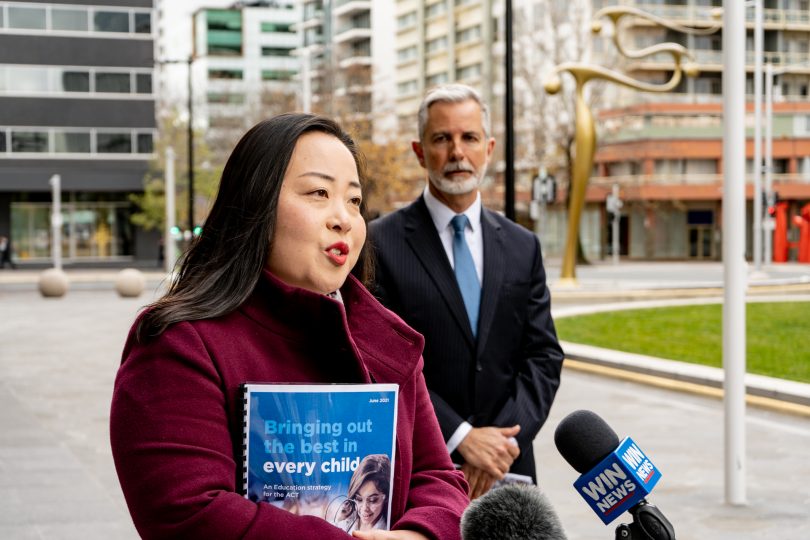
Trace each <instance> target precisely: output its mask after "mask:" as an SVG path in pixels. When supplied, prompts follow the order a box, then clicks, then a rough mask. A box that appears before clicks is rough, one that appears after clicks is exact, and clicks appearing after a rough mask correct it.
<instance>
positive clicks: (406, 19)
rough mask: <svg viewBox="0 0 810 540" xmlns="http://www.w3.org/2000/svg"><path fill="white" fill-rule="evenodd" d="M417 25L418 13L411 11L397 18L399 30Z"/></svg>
mask: <svg viewBox="0 0 810 540" xmlns="http://www.w3.org/2000/svg"><path fill="white" fill-rule="evenodd" d="M415 24H416V12H415V11H410V12H408V13H406V14H404V15H400V16H399V17H397V29H399V30H402V29H403V28H408V27H409V26H413V25H415Z"/></svg>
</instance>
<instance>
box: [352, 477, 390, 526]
mask: <svg viewBox="0 0 810 540" xmlns="http://www.w3.org/2000/svg"><path fill="white" fill-rule="evenodd" d="M354 502H355V503H356V504H357V515H358V517H359V518H360V526H359V527H358V529H360V530H364V529H371V528H372V527H374V524H375V523H376V522H377V520H378V519H380V515H381V514H382V510H383V505H384V504H385V494H384V493H382V492H380V490H378V489H377V485H376V484H375V483H374V482H372V481H371V480H366V481H365V482H363V485H362V486H360V489H358V490H357V493H355V495H354Z"/></svg>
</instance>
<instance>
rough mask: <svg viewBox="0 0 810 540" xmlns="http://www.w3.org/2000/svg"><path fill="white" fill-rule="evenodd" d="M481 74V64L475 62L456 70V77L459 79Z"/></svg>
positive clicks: (471, 77)
mask: <svg viewBox="0 0 810 540" xmlns="http://www.w3.org/2000/svg"><path fill="white" fill-rule="evenodd" d="M479 75H481V64H473V65H471V66H465V67H461V68H458V69H457V70H456V79H459V80H464V79H473V78H475V77H478V76H479Z"/></svg>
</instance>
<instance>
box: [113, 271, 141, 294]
mask: <svg viewBox="0 0 810 540" xmlns="http://www.w3.org/2000/svg"><path fill="white" fill-rule="evenodd" d="M145 286H146V280H145V278H144V277H143V273H141V271H140V270H137V269H135V268H124V269H123V270H121V271H120V272H118V277H117V278H115V290H116V291H118V294H119V296H121V297H122V298H135V297H137V296H140V295H141V293H142V292H143V289H144V287H145Z"/></svg>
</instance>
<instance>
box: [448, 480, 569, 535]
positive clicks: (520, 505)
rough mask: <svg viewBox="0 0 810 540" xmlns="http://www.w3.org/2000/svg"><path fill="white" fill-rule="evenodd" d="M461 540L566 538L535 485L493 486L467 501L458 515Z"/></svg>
mask: <svg viewBox="0 0 810 540" xmlns="http://www.w3.org/2000/svg"><path fill="white" fill-rule="evenodd" d="M461 538H462V540H566V536H565V531H564V530H563V528H562V524H561V523H560V518H559V517H557V513H556V512H555V511H554V508H552V506H551V503H550V502H549V500H548V498H547V497H546V496H545V495H544V494H543V492H542V491H540V489H538V488H537V487H536V486H533V485H530V484H523V483H515V484H507V485H505V486H502V487H499V488H495V489H493V490H491V491H489V492H488V493H487V494H486V495H484V496H482V497H479V498H477V499H476V500H474V501H473V502H471V503H470V506H468V507H467V510H466V511H465V512H464V515H463V516H462V517H461Z"/></svg>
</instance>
